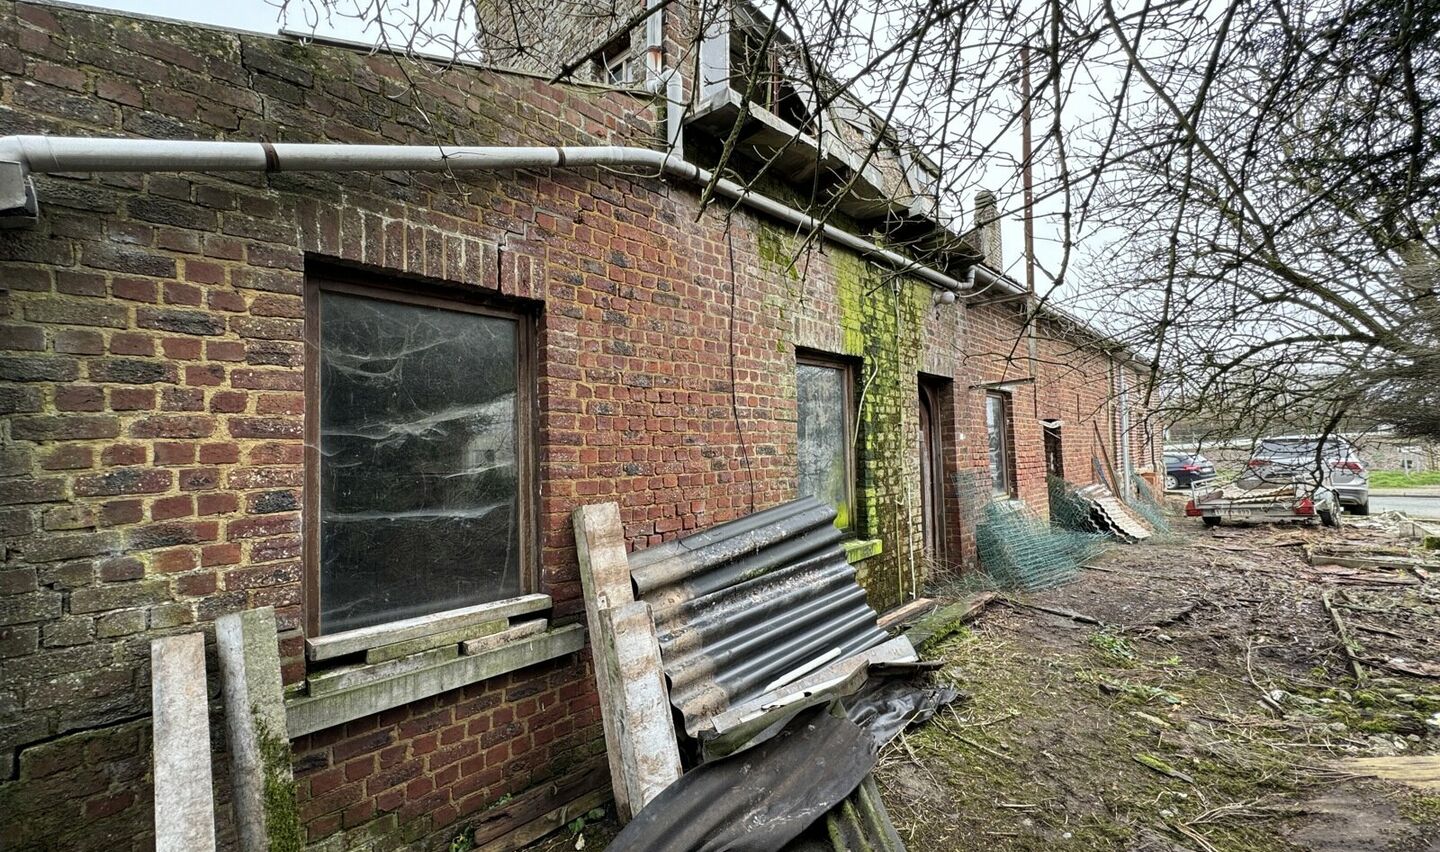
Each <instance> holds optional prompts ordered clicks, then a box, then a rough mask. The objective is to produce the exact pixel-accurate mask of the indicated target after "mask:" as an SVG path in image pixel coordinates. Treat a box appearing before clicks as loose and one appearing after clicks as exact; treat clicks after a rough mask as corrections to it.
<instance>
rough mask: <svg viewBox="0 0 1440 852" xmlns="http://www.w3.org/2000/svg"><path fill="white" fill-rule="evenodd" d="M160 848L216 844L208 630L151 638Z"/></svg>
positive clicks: (201, 849) (178, 850)
mask: <svg viewBox="0 0 1440 852" xmlns="http://www.w3.org/2000/svg"><path fill="white" fill-rule="evenodd" d="M150 671H151V680H150V691H151V708H152V712H153V714H154V759H155V773H154V776H155V849H156V852H205V851H206V850H210V852H213V850H214V849H215V792H214V787H213V786H212V781H211V777H210V702H209V697H208V694H207V692H208V691H207V689H206V686H205V634H203V633H182V634H180V635H179V636H167V637H165V638H164V639H156V640H155V641H153V642H151V643H150Z"/></svg>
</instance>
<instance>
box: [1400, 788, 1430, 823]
mask: <svg viewBox="0 0 1440 852" xmlns="http://www.w3.org/2000/svg"><path fill="white" fill-rule="evenodd" d="M1398 810H1399V812H1400V816H1402V817H1404V818H1405V819H1408V820H1410V821H1411V822H1413V823H1415V824H1416V825H1440V796H1431V795H1426V794H1423V793H1415V794H1412V795H1410V796H1407V797H1406V798H1405V800H1404V801H1402V802H1401V803H1400V806H1399V808H1398Z"/></svg>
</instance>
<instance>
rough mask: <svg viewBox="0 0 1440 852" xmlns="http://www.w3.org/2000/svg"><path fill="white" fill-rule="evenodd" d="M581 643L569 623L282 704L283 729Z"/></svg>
mask: <svg viewBox="0 0 1440 852" xmlns="http://www.w3.org/2000/svg"><path fill="white" fill-rule="evenodd" d="M583 647H585V629H584V628H583V627H581V626H580V625H578V624H569V625H566V626H564V627H560V628H557V629H555V630H551V631H549V632H546V633H541V634H538V635H536V636H532V637H530V638H528V639H521V640H520V641H518V642H513V643H511V644H509V645H506V646H505V647H503V648H497V649H496V650H493V651H489V652H487V653H484V654H475V655H473V656H468V657H459V658H457V659H454V660H449V661H447V662H443V663H438V664H436V665H433V666H430V667H428V668H424V669H420V670H418V671H413V672H407V673H406V674H402V675H399V676H398V677H392V678H386V679H385V680H381V681H376V682H375V683H370V684H366V685H364V686H360V687H356V688H354V689H347V690H344V691H341V692H336V693H334V694H332V695H318V696H312V697H309V698H301V699H297V700H294V701H289V702H287V703H286V705H285V717H286V718H285V727H286V730H287V731H288V733H289V734H290V737H291V738H292V739H293V738H295V737H298V736H300V735H301V734H308V733H310V732H312V731H320V730H324V729H325V728H331V727H334V726H335V725H340V724H343V723H345V722H349V721H351V720H353V719H360V718H363V717H365V716H369V715H371V714H374V713H379V712H380V711H382V710H389V709H390V708H391V707H399V706H400V705H402V704H409V703H410V702H412V701H418V700H420V699H421V698H428V697H430V696H432V695H438V694H439V693H442V692H445V691H447V690H451V689H457V688H459V687H462V686H465V685H466V684H470V683H475V682H476V681H480V680H484V679H485V678H488V677H495V676H496V675H500V674H504V673H506V672H510V671H515V670H516V669H522V668H525V667H526V666H533V665H535V664H536V663H543V662H545V661H546V660H552V659H554V658H556V657H560V656H564V655H565V654H571V653H574V652H575V651H578V650H580V649H581V648H583Z"/></svg>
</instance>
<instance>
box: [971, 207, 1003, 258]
mask: <svg viewBox="0 0 1440 852" xmlns="http://www.w3.org/2000/svg"><path fill="white" fill-rule="evenodd" d="M974 228H975V239H976V243H977V245H976V248H978V249H980V254H981V255H982V257H983V262H984V264H985V265H986V266H988V267H990V268H991V269H993V270H995V271H996V272H999V271H1002V270H1003V269H1004V268H1005V255H1004V253H1003V252H1001V250H1000V208H999V206H998V205H997V204H996V203H995V193H993V192H991V191H990V190H988V189H982V190H980V191H979V192H977V193H975V222H974Z"/></svg>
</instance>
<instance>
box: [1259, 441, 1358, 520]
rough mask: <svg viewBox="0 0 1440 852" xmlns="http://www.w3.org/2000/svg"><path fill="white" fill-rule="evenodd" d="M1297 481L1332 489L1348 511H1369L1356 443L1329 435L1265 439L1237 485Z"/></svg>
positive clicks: (1354, 512) (1353, 512)
mask: <svg viewBox="0 0 1440 852" xmlns="http://www.w3.org/2000/svg"><path fill="white" fill-rule="evenodd" d="M1285 483H1299V484H1302V485H1308V486H1312V487H1314V488H1316V489H1325V490H1328V491H1332V492H1334V494H1335V496H1336V497H1337V498H1338V499H1339V502H1340V505H1341V506H1344V507H1345V508H1346V510H1348V511H1349V512H1350V513H1351V514H1355V515H1368V514H1370V474H1369V472H1368V471H1367V470H1366V469H1365V463H1364V462H1363V461H1362V460H1361V458H1360V452H1359V450H1357V449H1356V448H1355V445H1354V444H1352V443H1350V442H1349V441H1347V440H1346V439H1344V438H1342V437H1340V436H1338V435H1331V436H1329V437H1327V438H1326V439H1325V443H1324V446H1323V447H1322V446H1321V444H1320V439H1319V438H1313V437H1305V436H1286V437H1280V438H1264V439H1262V440H1261V441H1260V443H1259V444H1258V445H1256V447H1255V453H1254V455H1253V456H1252V457H1251V458H1250V461H1249V462H1248V463H1247V464H1246V467H1245V472H1244V473H1243V474H1241V476H1240V479H1239V481H1238V483H1237V484H1239V485H1241V486H1243V487H1259V486H1264V485H1281V484H1285Z"/></svg>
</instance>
